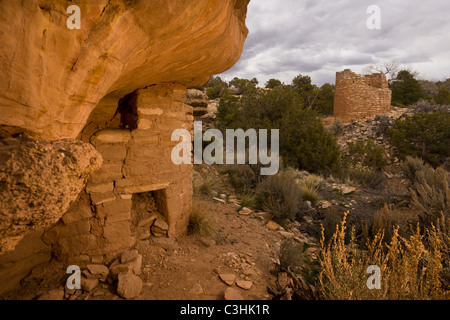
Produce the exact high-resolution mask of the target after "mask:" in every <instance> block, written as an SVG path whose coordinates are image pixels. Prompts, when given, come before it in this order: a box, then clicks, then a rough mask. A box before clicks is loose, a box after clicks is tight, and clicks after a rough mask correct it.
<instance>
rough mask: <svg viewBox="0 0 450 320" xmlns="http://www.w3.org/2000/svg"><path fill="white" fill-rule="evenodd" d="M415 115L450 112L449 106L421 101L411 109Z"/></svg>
mask: <svg viewBox="0 0 450 320" xmlns="http://www.w3.org/2000/svg"><path fill="white" fill-rule="evenodd" d="M409 108H410V109H411V111H412V112H413V113H436V112H442V111H446V110H448V107H447V106H443V105H439V104H434V103H433V102H430V101H427V100H423V99H421V100H419V101H417V103H415V104H413V105H411V106H410V107H409Z"/></svg>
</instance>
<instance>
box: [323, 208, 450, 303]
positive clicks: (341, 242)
mask: <svg viewBox="0 0 450 320" xmlns="http://www.w3.org/2000/svg"><path fill="white" fill-rule="evenodd" d="M346 217H347V213H346V214H345V215H344V217H343V219H342V221H341V222H340V223H339V225H338V227H337V228H336V231H335V233H334V234H333V236H332V238H331V240H329V241H327V242H326V240H325V237H324V232H323V231H322V238H321V252H320V257H319V260H320V265H321V272H320V275H319V283H320V285H319V289H320V291H321V294H322V296H323V298H325V299H331V300H350V299H351V300H360V299H364V300H365V299H379V300H381V299H388V300H405V299H413V300H416V299H427V300H428V299H446V298H449V297H450V292H449V291H448V290H446V289H445V288H444V286H443V284H442V281H441V272H442V270H443V252H445V251H446V250H448V248H446V247H445V244H444V243H443V242H442V241H440V238H441V236H440V235H441V233H442V230H441V229H440V228H439V227H434V226H433V227H431V228H429V229H426V230H425V232H424V233H423V234H421V233H420V229H419V228H417V229H416V231H415V232H414V233H413V235H411V236H410V237H409V238H402V237H401V236H400V235H399V234H398V228H397V227H394V229H393V234H392V239H391V241H390V242H389V244H388V245H387V244H385V243H384V242H383V232H379V233H377V234H376V235H375V236H373V238H372V239H369V240H368V241H367V249H366V250H360V249H356V248H355V246H354V245H353V243H352V242H351V243H350V244H349V245H346V243H345V234H346V232H345V230H346ZM322 230H323V229H322ZM370 265H376V266H378V267H379V268H380V273H381V288H380V289H379V290H370V289H368V287H367V285H366V283H367V279H368V274H367V273H366V272H367V268H368V267H369V266H370Z"/></svg>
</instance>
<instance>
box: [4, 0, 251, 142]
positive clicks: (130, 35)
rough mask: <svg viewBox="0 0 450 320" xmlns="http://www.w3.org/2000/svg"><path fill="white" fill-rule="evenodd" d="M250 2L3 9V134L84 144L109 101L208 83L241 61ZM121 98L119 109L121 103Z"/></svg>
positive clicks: (49, 4)
mask: <svg viewBox="0 0 450 320" xmlns="http://www.w3.org/2000/svg"><path fill="white" fill-rule="evenodd" d="M248 2H249V0H196V1H179V0H152V1H148V0H134V1H126V0H109V1H108V0H92V1H91V0H89V1H87V0H84V1H77V3H76V5H78V6H79V7H80V9H81V29H80V30H77V29H74V30H69V29H68V28H67V25H66V22H67V19H68V17H69V16H70V15H71V13H70V14H69V13H66V10H67V7H68V6H69V5H70V4H74V3H72V2H68V1H63V0H28V1H1V2H0V12H1V14H0V28H1V30H2V32H1V33H0V41H1V43H2V47H1V50H0V68H1V70H2V77H0V87H1V88H2V89H1V91H0V115H1V116H0V125H3V129H4V130H5V129H6V130H9V131H17V129H18V128H20V130H19V131H26V132H28V133H30V134H32V135H34V136H35V137H38V138H39V139H45V140H54V139H60V138H76V137H77V136H78V134H79V133H80V131H81V130H82V128H83V127H84V126H85V124H86V121H87V119H88V117H89V115H90V113H91V111H92V110H93V109H94V107H95V106H96V105H98V103H99V101H100V100H101V99H102V98H104V97H105V98H106V99H110V100H111V101H113V100H115V101H117V100H118V99H119V98H120V97H123V96H124V95H126V94H128V93H131V92H133V91H134V90H136V89H138V88H144V87H147V86H148V85H151V84H157V83H164V82H176V83H179V84H181V85H184V86H186V87H195V86H198V85H201V84H203V83H205V82H206V81H207V80H208V79H209V77H210V75H212V74H218V73H221V72H223V71H225V70H227V69H229V68H230V67H231V66H232V65H233V64H234V63H235V62H236V61H237V60H238V59H239V57H240V55H241V52H242V48H243V44H244V40H245V38H246V36H247V33H248V30H247V28H246V26H245V16H246V11H247V4H248ZM112 98H114V99H112Z"/></svg>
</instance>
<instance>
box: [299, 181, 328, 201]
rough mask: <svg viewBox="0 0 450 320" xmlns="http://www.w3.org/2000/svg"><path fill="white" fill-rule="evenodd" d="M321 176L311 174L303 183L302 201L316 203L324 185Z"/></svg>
mask: <svg viewBox="0 0 450 320" xmlns="http://www.w3.org/2000/svg"><path fill="white" fill-rule="evenodd" d="M324 181H325V180H324V179H323V178H322V177H321V176H318V175H315V174H310V175H308V176H306V177H305V178H304V179H303V180H302V181H301V190H302V199H303V200H305V201H306V200H308V201H311V202H312V203H316V202H317V201H318V200H319V199H320V196H319V189H320V188H321V186H322V185H323V183H324Z"/></svg>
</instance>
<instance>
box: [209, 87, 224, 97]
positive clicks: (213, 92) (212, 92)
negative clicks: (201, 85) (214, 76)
mask: <svg viewBox="0 0 450 320" xmlns="http://www.w3.org/2000/svg"><path fill="white" fill-rule="evenodd" d="M223 91H224V88H223V87H221V86H214V87H210V88H207V89H206V95H207V96H208V98H209V99H217V98H220V97H221V96H222V94H223Z"/></svg>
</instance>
